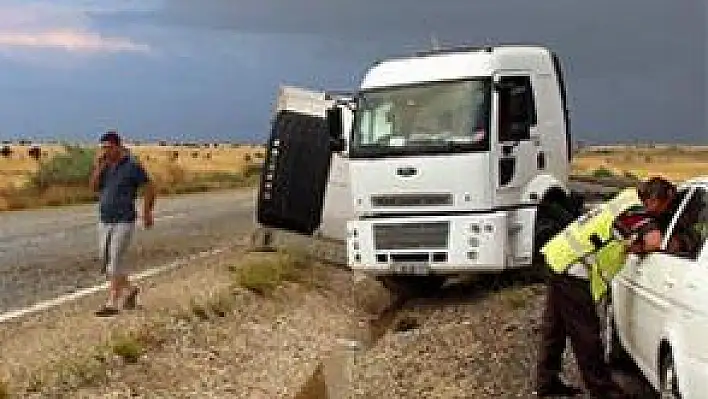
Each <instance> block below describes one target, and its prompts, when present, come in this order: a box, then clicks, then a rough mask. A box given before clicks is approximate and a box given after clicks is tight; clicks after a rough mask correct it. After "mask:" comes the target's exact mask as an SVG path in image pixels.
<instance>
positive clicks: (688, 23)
mask: <svg viewBox="0 0 708 399" xmlns="http://www.w3.org/2000/svg"><path fill="white" fill-rule="evenodd" d="M160 18H161V19H162V20H163V21H165V22H168V23H173V24H177V25H182V26H193V27H206V28H212V29H227V30H233V31H238V32H248V33H252V34H253V33H256V34H282V35H283V36H282V37H281V40H282V41H284V42H286V41H287V40H288V39H287V37H288V35H293V34H297V35H311V36H313V37H319V38H320V40H322V41H323V42H322V43H328V42H327V41H329V44H330V46H328V47H325V48H326V49H327V51H324V50H323V49H322V48H320V51H321V53H320V55H321V56H322V65H321V66H319V67H315V68H318V72H319V73H321V74H324V75H326V76H333V75H334V74H336V73H337V71H336V70H334V68H331V67H329V66H328V65H327V63H328V62H331V59H337V60H338V62H337V63H336V64H337V67H338V68H340V69H339V71H340V72H342V73H352V72H353V71H360V70H362V69H363V68H364V67H365V66H366V65H367V64H368V63H369V62H370V61H371V59H370V58H371V57H383V56H386V55H390V54H397V53H402V52H405V51H407V50H408V49H412V48H420V47H424V46H427V45H429V44H430V41H429V39H430V38H431V36H434V37H436V38H437V39H438V40H439V41H440V42H442V43H443V44H455V45H456V44H462V43H470V44H478V43H496V42H535V43H543V44H547V45H549V46H551V47H552V48H553V49H555V50H556V51H557V52H558V53H559V55H560V56H561V58H562V60H563V61H564V65H565V70H566V74H567V77H568V80H569V89H570V90H571V93H570V95H571V104H572V105H573V108H574V117H575V124H574V126H576V128H577V129H578V130H581V131H582V133H581V134H583V135H585V136H587V138H588V139H591V140H595V139H600V140H613V139H617V138H620V139H624V140H634V139H637V140H642V139H645V138H646V139H650V140H657V141H669V140H679V141H689V142H690V141H694V142H696V141H698V142H703V143H706V142H708V131H707V130H706V125H707V123H706V117H705V114H706V86H707V84H706V73H707V72H706V52H707V49H706V47H707V45H706V43H707V41H706V33H707V31H706V6H705V2H704V1H703V0H684V1H679V2H677V1H666V0H645V1H641V2H635V1H631V2H630V1H616V0H614V1H612V0H595V1H570V0H546V1H527V0H489V1H470V0H444V1H429V0H418V1H412V0H388V1H374V0H359V1H346V2H345V1H336V0H335V1H333V0H329V1H324V0H298V1H281V0H259V1H253V2H241V1H238V2H237V1H228V0H211V1H209V2H202V3H200V4H199V5H198V6H197V5H195V3H194V2H191V1H188V0H171V1H170V0H168V3H167V6H166V8H165V10H162V11H161V13H160ZM274 48H277V47H275V46H274ZM281 51H282V50H281ZM294 51H295V49H292V50H291V52H294ZM281 55H282V57H283V58H285V57H292V56H293V54H285V53H283V54H281ZM328 55H329V56H328ZM274 57H275V56H274ZM342 57H344V58H342ZM346 65H350V67H348V68H347V67H346ZM281 73H282V76H283V78H287V77H288V75H289V73H290V71H288V68H287V67H286V66H283V68H282V72H281Z"/></svg>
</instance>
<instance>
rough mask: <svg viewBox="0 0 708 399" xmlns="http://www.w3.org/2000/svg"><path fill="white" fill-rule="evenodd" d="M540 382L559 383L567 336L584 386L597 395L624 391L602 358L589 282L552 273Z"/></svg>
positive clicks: (541, 353)
mask: <svg viewBox="0 0 708 399" xmlns="http://www.w3.org/2000/svg"><path fill="white" fill-rule="evenodd" d="M541 335H542V337H541V348H540V352H539V356H540V357H539V362H538V369H537V373H538V374H537V383H538V384H539V385H544V384H549V383H552V382H553V381H557V379H558V378H559V374H560V372H561V366H562V355H563V351H564V350H565V343H566V337H570V343H571V347H572V348H573V352H575V357H576V359H577V363H578V367H579V368H580V372H581V374H582V377H583V380H584V382H585V386H586V387H587V389H588V390H589V391H590V392H591V393H593V394H595V395H599V396H602V395H605V394H608V393H611V394H614V393H619V392H621V391H620V390H619V388H618V387H617V385H616V384H615V383H614V381H613V380H612V377H611V374H610V367H609V366H608V365H607V363H606V362H605V359H604V356H603V353H604V351H603V345H602V341H601V338H600V319H599V317H598V315H597V310H596V305H595V302H594V301H593V299H592V294H591V292H590V282H589V281H588V280H584V279H579V278H575V277H571V276H567V275H556V274H553V273H552V276H550V277H549V282H548V294H547V298H546V308H545V311H544V315H543V325H542V327H541Z"/></svg>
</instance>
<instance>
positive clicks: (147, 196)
mask: <svg viewBox="0 0 708 399" xmlns="http://www.w3.org/2000/svg"><path fill="white" fill-rule="evenodd" d="M156 194H157V189H156V188H155V183H153V181H152V180H148V181H147V182H146V183H145V193H144V194H143V213H152V210H153V208H154V206H155V197H156V196H157V195H156Z"/></svg>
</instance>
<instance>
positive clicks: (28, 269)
mask: <svg viewBox="0 0 708 399" xmlns="http://www.w3.org/2000/svg"><path fill="white" fill-rule="evenodd" d="M254 204H255V192H254V191H253V190H237V191H234V190H230V191H224V192H215V193H214V192H212V193H204V194H192V195H185V196H180V197H172V198H158V199H157V202H156V205H155V219H156V220H155V225H154V226H153V228H152V229H149V230H145V229H143V228H142V224H141V223H140V224H139V226H138V229H137V231H136V234H135V236H134V241H133V245H132V246H131V248H130V250H129V253H128V255H127V262H131V264H132V265H133V266H134V269H133V270H134V271H140V270H145V269H148V268H150V267H154V266H159V265H162V264H164V263H167V262H170V261H172V260H174V259H176V258H179V257H181V256H185V255H190V254H193V253H196V252H200V251H203V250H208V249H211V248H214V247H220V246H223V245H225V244H226V243H227V242H230V241H233V240H234V239H237V238H238V237H242V236H243V234H247V233H249V232H250V231H252V228H253V226H254V219H255V216H254V212H253V209H254ZM141 206H142V205H141V204H138V209H141ZM96 222H97V209H96V205H81V206H72V207H64V208H50V209H41V210H30V211H18V212H6V213H0V273H1V275H2V280H0V312H5V311H8V310H12V309H16V308H18V307H23V306H27V305H31V304H34V303H36V302H38V301H41V300H44V299H51V298H54V297H56V296H58V295H61V294H63V293H67V292H72V291H75V290H76V289H78V288H83V287H88V286H93V285H95V284H97V283H101V282H103V281H105V279H104V276H103V275H102V274H101V271H100V263H99V262H98V256H97V255H98V238H97V230H96Z"/></svg>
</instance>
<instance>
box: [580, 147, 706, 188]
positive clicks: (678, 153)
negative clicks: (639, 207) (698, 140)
mask: <svg viewBox="0 0 708 399" xmlns="http://www.w3.org/2000/svg"><path fill="white" fill-rule="evenodd" d="M603 169H604V170H606V171H609V172H611V173H612V174H614V175H616V176H636V177H638V178H640V179H645V178H647V177H649V176H663V177H665V178H667V179H670V180H672V181H675V182H681V181H683V180H686V179H689V178H692V177H695V176H700V175H708V148H704V147H680V146H667V147H656V148H639V147H629V146H627V147H620V146H617V147H602V148H588V149H585V150H582V151H581V152H579V153H578V154H577V155H576V157H575V160H574V161H573V165H572V171H573V173H575V174H579V175H593V174H601V173H603V172H600V171H601V170H603Z"/></svg>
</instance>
